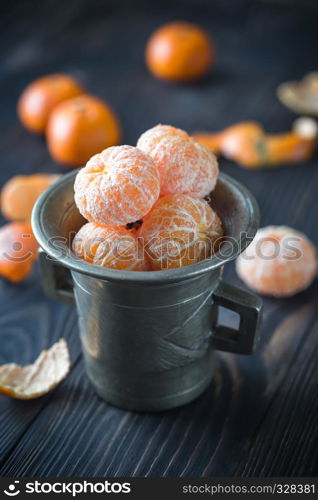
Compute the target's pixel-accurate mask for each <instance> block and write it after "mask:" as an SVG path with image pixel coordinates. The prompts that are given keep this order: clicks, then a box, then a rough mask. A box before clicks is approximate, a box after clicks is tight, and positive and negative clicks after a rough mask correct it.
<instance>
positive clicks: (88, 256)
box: [72, 222, 143, 271]
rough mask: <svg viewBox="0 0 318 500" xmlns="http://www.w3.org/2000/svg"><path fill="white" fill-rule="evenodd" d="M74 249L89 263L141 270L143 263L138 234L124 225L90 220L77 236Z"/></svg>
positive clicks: (77, 254)
mask: <svg viewBox="0 0 318 500" xmlns="http://www.w3.org/2000/svg"><path fill="white" fill-rule="evenodd" d="M72 249H73V252H74V254H75V255H76V256H77V257H79V258H80V259H83V260H85V261H86V262H89V263H90V264H96V265H99V266H103V267H108V268H111V269H121V270H126V271H140V270H141V269H142V266H143V258H142V249H141V248H140V247H139V245H138V241H137V238H136V235H135V233H133V232H132V231H128V230H127V229H126V228H124V227H111V226H98V225H97V224H95V223H94V222H88V223H87V224H84V226H82V227H81V229H80V230H79V231H78V233H77V234H76V235H75V238H74V240H73V244H72Z"/></svg>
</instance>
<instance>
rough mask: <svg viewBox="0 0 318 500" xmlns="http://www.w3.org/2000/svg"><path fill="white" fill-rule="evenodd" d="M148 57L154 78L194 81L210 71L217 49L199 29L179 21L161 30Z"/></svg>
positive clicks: (152, 40)
mask: <svg viewBox="0 0 318 500" xmlns="http://www.w3.org/2000/svg"><path fill="white" fill-rule="evenodd" d="M145 57H146V63H147V65H148V68H149V70H150V71H151V73H153V75H154V76H156V77H158V78H162V79H165V80H174V81H179V82H186V81H193V80H198V79H200V78H202V77H203V76H204V75H206V73H207V72H208V71H209V69H210V67H211V65H212V62H213V60H214V45H213V42H212V39H211V38H210V36H209V35H208V34H207V33H206V32H205V31H204V30H203V29H202V28H201V27H200V26H197V25H195V24H192V23H188V22H183V21H177V22H173V23H169V24H166V25H164V26H161V27H160V28H159V29H157V30H156V31H155V32H154V33H153V34H152V36H151V37H150V39H149V41H148V43H147V47H146V54H145Z"/></svg>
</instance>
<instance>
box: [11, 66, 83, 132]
mask: <svg viewBox="0 0 318 500" xmlns="http://www.w3.org/2000/svg"><path fill="white" fill-rule="evenodd" d="M83 93H84V89H83V88H82V87H81V86H80V85H79V83H78V82H77V81H76V80H74V78H72V77H70V76H68V75H62V74H58V73H57V74H53V75H47V76H44V77H42V78H38V79H37V80H35V81H34V82H32V83H31V84H30V85H28V87H27V88H26V89H25V90H24V91H23V92H22V94H21V96H20V98H19V101H18V108H17V111H18V116H19V118H20V120H21V122H22V124H23V125H24V126H25V127H26V128H27V129H29V130H31V131H32V132H36V133H43V132H44V131H45V127H46V125H47V121H48V118H49V115H50V113H51V112H52V111H53V109H54V107H55V106H57V105H58V104H59V103H61V102H63V101H65V100H66V99H71V98H73V97H76V96H79V95H80V94H83Z"/></svg>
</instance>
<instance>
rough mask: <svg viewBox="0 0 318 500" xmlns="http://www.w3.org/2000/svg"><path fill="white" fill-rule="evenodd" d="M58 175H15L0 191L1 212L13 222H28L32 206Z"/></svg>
mask: <svg viewBox="0 0 318 500" xmlns="http://www.w3.org/2000/svg"><path fill="white" fill-rule="evenodd" d="M58 177H59V175H54V174H33V175H16V176H14V177H12V178H11V179H9V180H8V181H7V182H6V183H5V185H4V186H3V188H2V190H1V198H0V200H1V211H2V213H3V215H4V216H5V217H6V218H7V219H9V220H13V221H25V222H27V221H29V220H30V219H31V213H32V209H33V205H34V203H35V202H36V200H37V198H38V197H39V196H40V194H42V193H43V191H45V190H46V189H47V188H48V187H49V186H50V185H51V184H52V183H53V182H54V181H56V179H58Z"/></svg>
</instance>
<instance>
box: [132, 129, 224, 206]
mask: <svg viewBox="0 0 318 500" xmlns="http://www.w3.org/2000/svg"><path fill="white" fill-rule="evenodd" d="M137 147H138V148H140V149H142V150H143V151H145V153H147V154H149V155H150V156H151V157H152V158H153V160H154V162H155V164H156V165H157V167H158V169H159V172H160V183H161V195H167V194H173V193H189V194H193V195H195V196H199V197H201V198H203V197H204V196H207V195H208V194H209V193H210V192H211V191H212V190H213V189H214V187H215V184H216V181H217V177H218V173H219V169H218V162H217V159H216V157H215V155H214V154H213V153H212V151H211V150H210V149H209V148H207V147H206V146H203V145H202V144H200V143H198V142H196V141H194V140H193V139H191V137H189V135H188V134H187V133H186V132H185V131H183V130H180V129H177V128H174V127H171V126H167V125H157V126H155V127H153V128H151V129H149V130H147V131H146V132H144V133H143V134H142V135H141V136H140V138H139V139H138V142H137Z"/></svg>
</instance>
